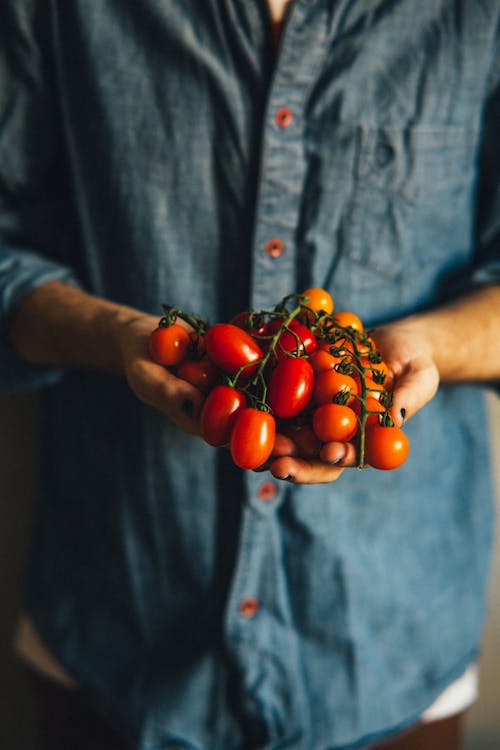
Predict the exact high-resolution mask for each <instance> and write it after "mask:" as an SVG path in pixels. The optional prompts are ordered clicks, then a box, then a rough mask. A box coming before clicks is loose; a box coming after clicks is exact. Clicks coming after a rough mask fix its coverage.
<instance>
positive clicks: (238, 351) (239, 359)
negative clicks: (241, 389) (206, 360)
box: [205, 323, 262, 378]
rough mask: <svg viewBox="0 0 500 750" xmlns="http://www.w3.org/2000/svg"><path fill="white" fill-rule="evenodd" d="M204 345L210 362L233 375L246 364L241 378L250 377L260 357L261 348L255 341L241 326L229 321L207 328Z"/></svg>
mask: <svg viewBox="0 0 500 750" xmlns="http://www.w3.org/2000/svg"><path fill="white" fill-rule="evenodd" d="M205 346H206V350H207V354H208V356H209V357H210V359H211V360H212V362H215V364H216V365H217V367H220V369H221V370H224V372H227V373H229V374H230V375H235V374H236V373H237V372H238V370H239V369H240V367H243V365H248V366H247V367H245V368H244V369H243V370H242V371H241V375H240V377H242V378H248V377H250V376H251V375H252V374H253V373H254V372H255V370H256V369H257V366H258V362H259V360H260V359H262V350H261V348H260V346H259V345H258V344H257V342H256V341H254V340H253V338H252V337H251V336H250V335H249V334H248V333H247V332H246V331H244V330H243V329H242V328H238V326H235V325H232V324H231V323H216V324H215V325H213V326H212V327H211V328H209V329H208V331H207V334H206V336H205ZM252 363H253V364H252Z"/></svg>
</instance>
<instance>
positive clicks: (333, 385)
mask: <svg viewBox="0 0 500 750" xmlns="http://www.w3.org/2000/svg"><path fill="white" fill-rule="evenodd" d="M342 391H350V392H351V393H354V394H357V393H358V386H357V385H356V381H355V380H354V378H352V377H351V376H350V375H343V374H342V373H340V372H337V370H326V371H325V372H320V374H319V375H317V376H316V380H315V381H314V387H313V399H314V401H315V402H316V403H317V404H319V405H320V404H327V403H330V402H331V401H333V399H334V397H335V396H336V395H337V393H341V392H342Z"/></svg>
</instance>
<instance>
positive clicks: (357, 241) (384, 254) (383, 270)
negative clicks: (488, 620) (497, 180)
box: [345, 126, 477, 278]
mask: <svg viewBox="0 0 500 750" xmlns="http://www.w3.org/2000/svg"><path fill="white" fill-rule="evenodd" d="M476 141H477V137H476V134H475V132H474V131H473V130H470V129H467V128H461V127H440V128H437V127H425V126H419V127H412V128H397V127H391V128H382V127H362V128H361V129H360V146H359V152H358V163H357V166H356V170H355V176H354V189H353V192H352V196H351V201H350V206H349V208H348V212H347V215H348V221H347V222H346V227H347V229H346V231H345V240H346V248H345V250H346V254H347V256H348V257H349V259H350V261H351V262H354V263H358V264H362V265H363V266H364V267H365V269H367V270H368V271H369V270H373V271H375V272H376V273H380V274H382V275H384V276H386V277H389V278H396V277H399V276H401V274H402V273H403V272H404V271H407V270H409V269H411V270H418V269H419V268H424V267H426V266H427V265H428V264H429V263H431V264H435V265H436V264H437V265H438V266H439V265H440V264H446V262H447V259H448V260H449V258H450V255H453V254H454V253H455V252H456V251H457V249H460V248H461V250H462V254H464V255H465V254H466V251H467V248H468V247H470V238H471V230H472V224H471V222H472V215H473V201H472V198H473V192H474V186H475V171H476V170H475V161H476V158H475V155H476Z"/></svg>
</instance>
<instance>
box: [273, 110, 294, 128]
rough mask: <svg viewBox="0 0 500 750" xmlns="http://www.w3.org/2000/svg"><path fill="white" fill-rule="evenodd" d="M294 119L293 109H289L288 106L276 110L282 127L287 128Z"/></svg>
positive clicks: (277, 119) (278, 121)
mask: <svg viewBox="0 0 500 750" xmlns="http://www.w3.org/2000/svg"><path fill="white" fill-rule="evenodd" d="M292 120H293V114H292V110H291V109H288V107H281V108H280V109H278V110H277V112H276V122H277V123H278V125H279V126H280V128H287V127H288V126H289V125H291V124H292Z"/></svg>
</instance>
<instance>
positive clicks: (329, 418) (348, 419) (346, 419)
mask: <svg viewBox="0 0 500 750" xmlns="http://www.w3.org/2000/svg"><path fill="white" fill-rule="evenodd" d="M313 430H314V432H315V434H316V435H317V436H318V438H319V439H320V440H321V441H322V442H323V443H330V442H331V441H333V440H337V441H340V442H341V443H347V442H349V440H352V438H353V437H354V435H355V434H356V432H357V431H358V420H357V418H356V415H355V413H354V412H353V410H352V409H351V408H350V407H349V406H343V405H342V404H323V405H322V406H319V407H318V408H317V409H316V411H315V412H314V414H313Z"/></svg>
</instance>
